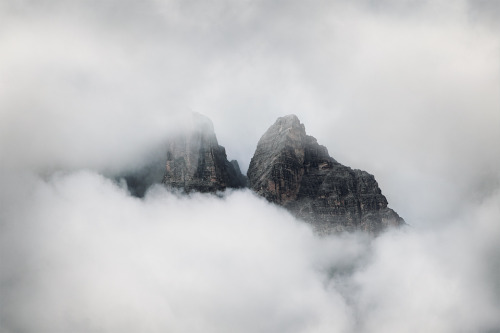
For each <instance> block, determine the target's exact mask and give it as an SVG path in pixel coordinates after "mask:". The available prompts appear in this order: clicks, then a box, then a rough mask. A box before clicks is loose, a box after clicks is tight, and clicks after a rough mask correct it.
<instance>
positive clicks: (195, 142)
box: [162, 114, 245, 192]
mask: <svg viewBox="0 0 500 333" xmlns="http://www.w3.org/2000/svg"><path fill="white" fill-rule="evenodd" d="M166 157H167V158H166V165H165V174H164V176H163V181H162V182H163V183H164V184H166V185H167V186H171V187H174V188H182V189H184V190H185V191H186V192H190V191H198V192H216V191H221V190H224V189H226V188H227V187H232V188H238V187H243V186H245V184H244V176H242V175H241V172H240V170H239V168H238V169H236V167H235V166H237V165H238V164H237V163H234V162H233V163H232V162H229V161H228V160H227V156H226V150H225V148H224V147H222V146H220V145H219V144H218V142H217V138H216V136H215V133H214V128H213V124H212V122H211V121H210V119H208V118H207V117H205V116H202V115H200V114H193V118H192V122H191V123H190V124H189V128H188V129H187V130H186V131H185V133H183V134H182V135H179V136H177V137H175V138H173V139H171V140H170V141H169V143H168V144H167V154H166Z"/></svg>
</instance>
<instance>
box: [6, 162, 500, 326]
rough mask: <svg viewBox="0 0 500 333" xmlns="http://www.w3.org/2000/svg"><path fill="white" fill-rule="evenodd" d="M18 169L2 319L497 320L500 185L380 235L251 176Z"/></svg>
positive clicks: (201, 322)
mask: <svg viewBox="0 0 500 333" xmlns="http://www.w3.org/2000/svg"><path fill="white" fill-rule="evenodd" d="M10 179H11V180H12V178H10ZM2 181H5V183H7V182H8V181H6V180H5V179H2ZM15 184H17V185H19V186H17V187H16V188H12V189H9V190H7V189H6V188H3V189H2V190H1V197H2V202H3V203H5V205H4V206H3V207H2V211H1V224H0V258H1V260H0V300H1V301H0V302H1V306H0V331H1V332H44V331H45V332H48V331H51V332H91V331H92V332H94V331H101V332H116V331H121V332H137V331H143V332H157V331H173V332H234V331H238V332H255V331H259V332H278V331H279V332H332V331H334V332H395V331H403V332H422V331H429V332H460V331H464V332H465V331H479V332H488V331H492V330H498V329H500V320H499V319H498V316H497V314H498V311H500V288H499V285H498V281H499V279H500V270H499V267H500V266H499V264H500V224H499V223H498V221H499V217H500V200H499V199H500V196H499V195H498V193H497V194H495V195H494V196H492V197H490V198H488V199H487V200H485V201H484V202H483V203H482V204H480V205H478V206H476V207H474V209H472V210H470V211H469V213H468V214H467V215H466V216H463V218H461V219H459V220H457V221H454V223H453V224H451V225H447V226H446V227H443V228H440V229H438V230H434V231H432V230H426V229H419V228H411V229H406V230H405V231H390V232H388V233H386V234H383V235H382V236H380V237H378V238H376V239H371V238H369V237H367V236H366V235H362V234H345V235H339V236H332V237H328V238H318V237H316V236H314V235H313V233H312V231H311V230H310V228H309V227H308V226H307V225H306V224H304V223H302V222H299V221H297V220H295V219H294V218H293V217H292V216H290V215H289V214H288V213H287V212H286V211H285V210H282V209H280V208H278V207H276V206H273V205H270V204H268V203H267V202H266V201H265V200H263V199H260V198H258V197H256V196H255V195H254V194H252V193H251V192H250V191H248V190H243V191H234V192H227V193H225V194H224V195H223V196H222V197H221V198H219V197H216V196H212V195H202V194H193V195H191V196H181V195H176V194H173V193H170V192H168V191H167V190H165V189H164V188H163V187H160V186H159V187H156V188H153V189H151V190H150V192H149V193H148V194H147V195H146V197H145V198H144V199H142V200H141V199H137V198H135V197H132V196H130V195H129V194H128V192H127V190H126V189H125V188H122V187H120V186H119V185H117V184H116V183H114V182H112V181H110V180H109V179H106V178H104V177H102V176H100V175H98V174H96V173H93V172H84V171H82V172H76V173H69V174H55V175H52V176H50V177H48V178H47V179H44V180H43V179H40V178H38V177H35V176H30V175H24V176H22V177H21V176H18V178H17V179H15Z"/></svg>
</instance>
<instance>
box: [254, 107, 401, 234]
mask: <svg viewBox="0 0 500 333" xmlns="http://www.w3.org/2000/svg"><path fill="white" fill-rule="evenodd" d="M247 175H248V181H249V187H250V188H251V189H252V190H254V191H255V192H256V193H257V194H259V195H261V196H263V197H265V198H266V199H267V200H269V201H271V202H274V203H276V204H279V205H281V206H283V207H285V208H287V209H288V210H289V211H291V212H292V213H293V214H294V215H296V216H297V217H298V218H300V219H303V220H305V221H307V222H310V223H311V224H313V226H314V227H315V229H316V230H317V231H318V232H319V233H321V234H329V233H332V232H337V231H355V230H364V231H368V232H371V233H378V232H380V231H382V230H384V229H385V228H386V227H387V226H399V225H402V224H404V221H403V219H402V218H400V217H399V215H398V214H397V213H396V212H395V211H393V210H392V209H390V208H388V207H387V199H386V198H385V197H384V196H383V195H382V192H381V190H380V188H379V187H378V184H377V182H376V181H375V178H374V177H373V175H371V174H369V173H367V172H366V171H361V170H353V169H351V168H349V167H347V166H344V165H342V164H340V163H338V162H337V161H335V160H334V159H333V158H332V157H330V155H329V154H328V150H327V149H326V147H324V146H321V145H319V144H318V142H317V140H316V139H315V138H314V137H312V136H309V135H306V131H305V128H304V125H303V124H301V123H300V121H299V119H298V118H297V117H296V116H295V115H289V116H286V117H281V118H278V120H277V121H276V122H275V123H274V125H272V126H271V127H270V128H269V129H268V130H267V131H266V133H265V134H264V135H263V136H262V138H261V139H260V140H259V143H258V145H257V149H256V151H255V154H254V156H253V158H252V160H251V162H250V167H249V169H248V174H247Z"/></svg>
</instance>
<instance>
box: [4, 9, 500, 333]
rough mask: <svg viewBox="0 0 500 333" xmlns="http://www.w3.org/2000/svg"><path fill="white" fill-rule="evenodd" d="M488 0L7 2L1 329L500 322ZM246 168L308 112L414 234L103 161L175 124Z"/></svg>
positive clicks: (449, 328)
mask: <svg viewBox="0 0 500 333" xmlns="http://www.w3.org/2000/svg"><path fill="white" fill-rule="evenodd" d="M499 18H500V6H498V4H497V3H496V2H495V1H487V0H481V1H465V0H463V1H462V0H459V1H446V0H438V1H432V2H430V1H392V0H384V1H382V0H381V1H368V0H366V1H365V0H358V1H319V0H318V1H308V2H303V1H286V2H281V1H225V0H221V1H210V2H203V1H175V0H172V1H168V0H147V1H141V2H136V1H129V0H127V1H113V0H111V1H70V2H68V1H58V0H53V1H3V2H0V332H1V333H4V332H5V333H7V332H8V333H12V332H95V331H102V332H116V331H120V332H138V331H145V332H156V331H162V332H164V331H169V332H423V331H425V332H470V331H476V332H495V331H499V330H500V320H499V319H498V317H499V316H498V313H500V285H499V282H498V281H500V171H499V170H500V148H499V147H500V146H499V145H498V142H500V94H499V93H498V92H499V91H500V61H499V59H500V38H499V37H500V36H499V33H498V31H499V29H498V22H499ZM193 111H194V112H200V113H202V114H205V115H207V116H208V117H210V118H211V119H212V121H213V123H214V127H215V131H216V134H217V137H218V140H219V143H220V144H221V145H223V146H225V147H226V151H227V153H228V157H229V159H237V160H238V161H239V164H240V166H242V169H244V170H243V171H245V170H246V168H247V166H248V164H249V162H250V158H251V157H252V154H253V151H254V149H255V147H256V145H257V141H258V139H259V137H260V136H261V135H262V134H263V133H264V131H265V130H266V129H267V128H268V127H269V126H270V125H271V124H272V123H273V122H274V121H275V119H276V118H277V117H279V116H282V115H285V114H290V113H294V114H296V115H297V116H298V117H299V118H300V120H301V121H302V122H303V123H304V124H305V126H306V130H307V132H308V134H310V135H313V136H315V137H316V138H317V139H318V141H319V143H320V144H322V145H325V146H326V147H327V148H328V150H329V153H330V154H331V155H332V156H333V157H334V158H335V159H336V160H338V161H339V162H341V163H343V164H346V165H349V166H351V167H353V168H359V169H363V170H367V171H368V172H370V173H373V174H374V175H375V177H376V179H377V181H378V182H379V185H380V187H381V189H382V191H383V193H384V195H386V197H387V198H388V201H389V205H390V207H391V208H393V209H394V210H396V211H397V212H398V213H399V214H400V215H401V216H402V217H404V218H405V220H406V221H407V223H409V224H410V227H409V228H407V229H405V230H402V231H391V232H388V233H386V234H384V235H382V236H380V237H378V238H376V239H370V238H369V237H366V236H365V235H358V234H354V235H339V236H332V237H329V238H318V237H317V236H315V235H314V234H313V233H312V231H311V230H310V229H309V227H308V226H307V225H306V224H304V223H302V222H300V221H297V220H295V219H294V218H293V217H292V216H290V215H289V214H288V213H287V212H286V211H283V210H281V209H279V208H277V207H274V206H272V205H270V204H268V203H267V202H265V201H263V200H262V199H260V198H258V197H256V196H255V195H253V194H252V193H251V192H250V191H247V190H244V191H235V192H228V193H225V194H224V195H223V196H222V197H221V198H219V197H215V196H209V195H192V196H190V197H183V196H179V195H177V194H175V193H170V192H168V191H166V190H165V189H163V188H161V187H156V188H153V189H151V191H150V192H149V193H148V195H147V196H146V197H145V198H144V199H143V200H139V199H137V198H134V197H132V196H131V195H130V194H129V193H128V190H127V188H126V187H124V186H123V185H120V183H119V182H113V181H112V180H110V179H109V178H106V177H105V176H104V175H106V176H109V175H115V174H119V173H120V172H123V171H126V170H131V169H134V168H137V167H140V166H141V165H143V164H145V163H147V161H148V160H149V159H150V158H153V157H154V156H155V155H160V156H161V154H162V143H163V142H164V140H165V139H166V138H167V137H168V136H169V135H172V134H175V133H176V131H178V130H179V129H180V128H182V126H181V125H179V124H181V123H182V119H183V117H184V116H185V115H186V114H188V113H190V112H193Z"/></svg>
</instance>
